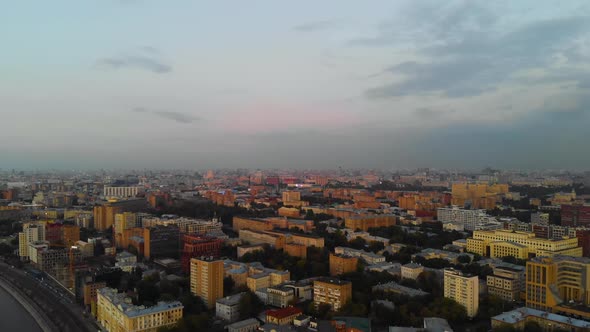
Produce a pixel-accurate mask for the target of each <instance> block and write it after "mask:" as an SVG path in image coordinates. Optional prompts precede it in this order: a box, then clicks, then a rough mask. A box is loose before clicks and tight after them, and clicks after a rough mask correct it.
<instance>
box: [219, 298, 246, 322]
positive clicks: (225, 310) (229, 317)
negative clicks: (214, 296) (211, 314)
mask: <svg viewBox="0 0 590 332" xmlns="http://www.w3.org/2000/svg"><path fill="white" fill-rule="evenodd" d="M242 295H244V293H239V294H235V295H232V296H226V297H223V298H221V299H218V300H217V301H216V302H215V315H216V316H217V317H219V318H221V319H224V320H226V321H228V322H235V321H237V320H238V319H239V318H240V299H241V298H242Z"/></svg>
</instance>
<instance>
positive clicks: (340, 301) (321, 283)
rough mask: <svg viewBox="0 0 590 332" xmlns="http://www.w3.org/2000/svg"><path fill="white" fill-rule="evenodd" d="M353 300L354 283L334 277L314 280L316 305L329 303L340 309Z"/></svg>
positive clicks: (335, 308) (314, 300) (333, 307)
mask: <svg viewBox="0 0 590 332" xmlns="http://www.w3.org/2000/svg"><path fill="white" fill-rule="evenodd" d="M350 300H352V283H351V282H350V281H344V280H339V279H333V278H320V279H317V280H315V281H314V282H313V303H314V304H315V306H316V307H318V306H319V305H321V304H328V305H330V307H332V310H333V311H338V310H340V309H341V308H342V306H344V305H345V304H346V303H347V302H349V301H350Z"/></svg>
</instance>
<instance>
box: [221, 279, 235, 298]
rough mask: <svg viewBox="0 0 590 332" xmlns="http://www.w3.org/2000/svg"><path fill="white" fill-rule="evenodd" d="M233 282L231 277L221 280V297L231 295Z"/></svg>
mask: <svg viewBox="0 0 590 332" xmlns="http://www.w3.org/2000/svg"><path fill="white" fill-rule="evenodd" d="M235 285H236V283H235V281H234V280H233V279H232V278H231V277H225V278H223V296H229V295H232V294H233V290H234V286H235Z"/></svg>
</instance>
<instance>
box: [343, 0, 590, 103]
mask: <svg viewBox="0 0 590 332" xmlns="http://www.w3.org/2000/svg"><path fill="white" fill-rule="evenodd" d="M440 6H441V7H444V5H442V3H441V5H440ZM414 10H416V8H414ZM434 12H436V13H440V15H439V17H436V18H432V17H430V18H429V14H424V12H423V11H420V13H422V14H423V15H416V16H415V21H414V24H415V25H418V26H422V25H424V26H425V27H424V28H423V29H422V30H419V31H413V32H412V33H411V34H410V36H412V37H417V36H419V37H423V39H422V41H423V42H422V44H421V45H417V46H416V52H417V53H418V54H419V55H420V58H422V59H424V60H421V61H419V62H417V61H411V62H405V63H401V64H397V65H395V66H392V67H390V68H387V69H386V70H385V72H388V73H390V74H392V75H394V76H395V77H396V78H398V79H397V80H396V81H395V82H392V83H388V84H385V85H382V86H377V87H373V88H370V89H368V90H367V91H366V92H365V95H366V97H368V98H369V99H379V98H387V97H396V96H406V95H423V94H439V93H442V94H443V95H445V96H447V97H451V98H457V97H466V96H475V95H480V94H482V93H485V92H488V91H493V90H495V89H496V88H497V87H498V86H499V85H500V84H502V83H506V82H509V81H511V80H512V79H513V75H514V74H515V73H516V72H518V71H523V70H528V69H540V70H542V71H545V72H546V73H547V74H550V73H551V71H552V70H553V69H552V64H553V63H554V61H555V56H556V55H558V54H561V53H562V52H564V50H565V51H567V52H568V53H567V54H566V55H565V56H567V57H568V60H570V61H581V60H582V59H584V58H585V57H583V56H580V52H581V51H580V48H579V47H577V44H576V43H577V41H576V40H577V39H586V40H587V38H588V36H589V35H590V30H589V28H590V17H585V16H584V17H582V16H570V17H561V18H556V19H546V20H538V21H534V22H529V23H527V24H524V25H521V26H519V27H516V28H513V29H512V30H509V31H507V32H501V31H502V30H505V29H503V28H502V27H501V26H500V25H499V23H497V22H498V18H497V16H496V15H497V14H496V13H495V12H494V11H493V10H492V9H488V8H485V7H482V6H481V5H480V3H476V2H462V3H461V4H460V5H459V6H455V7H452V8H450V9H449V8H448V6H447V7H444V8H442V9H441V10H440V11H436V10H435V11H434ZM425 20H427V21H425ZM428 20H431V22H429V21H428ZM398 37H399V36H398V35H396V32H394V31H391V30H390V29H389V28H388V25H387V24H382V26H381V28H380V29H379V33H378V34H377V35H376V36H375V37H373V38H366V39H360V40H355V41H353V43H355V44H356V45H372V46H378V45H383V46H389V45H391V44H392V43H394V42H395V41H396V40H398V39H399V38H398ZM560 70H561V69H555V71H556V73H557V72H559V71H560ZM578 70H579V69H578ZM586 73H590V72H588V71H586ZM577 75H579V73H578V74H577ZM564 80H567V78H566V79H564ZM585 82H586V81H580V86H585Z"/></svg>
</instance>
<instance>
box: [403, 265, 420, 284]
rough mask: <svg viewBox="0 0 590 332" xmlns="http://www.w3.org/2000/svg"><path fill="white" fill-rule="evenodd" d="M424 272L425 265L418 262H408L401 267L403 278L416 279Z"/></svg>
mask: <svg viewBox="0 0 590 332" xmlns="http://www.w3.org/2000/svg"><path fill="white" fill-rule="evenodd" d="M422 272H424V266H422V265H420V264H416V263H408V264H405V265H402V268H401V273H402V279H412V280H416V279H418V276H419V275H420V274H421V273H422Z"/></svg>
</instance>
